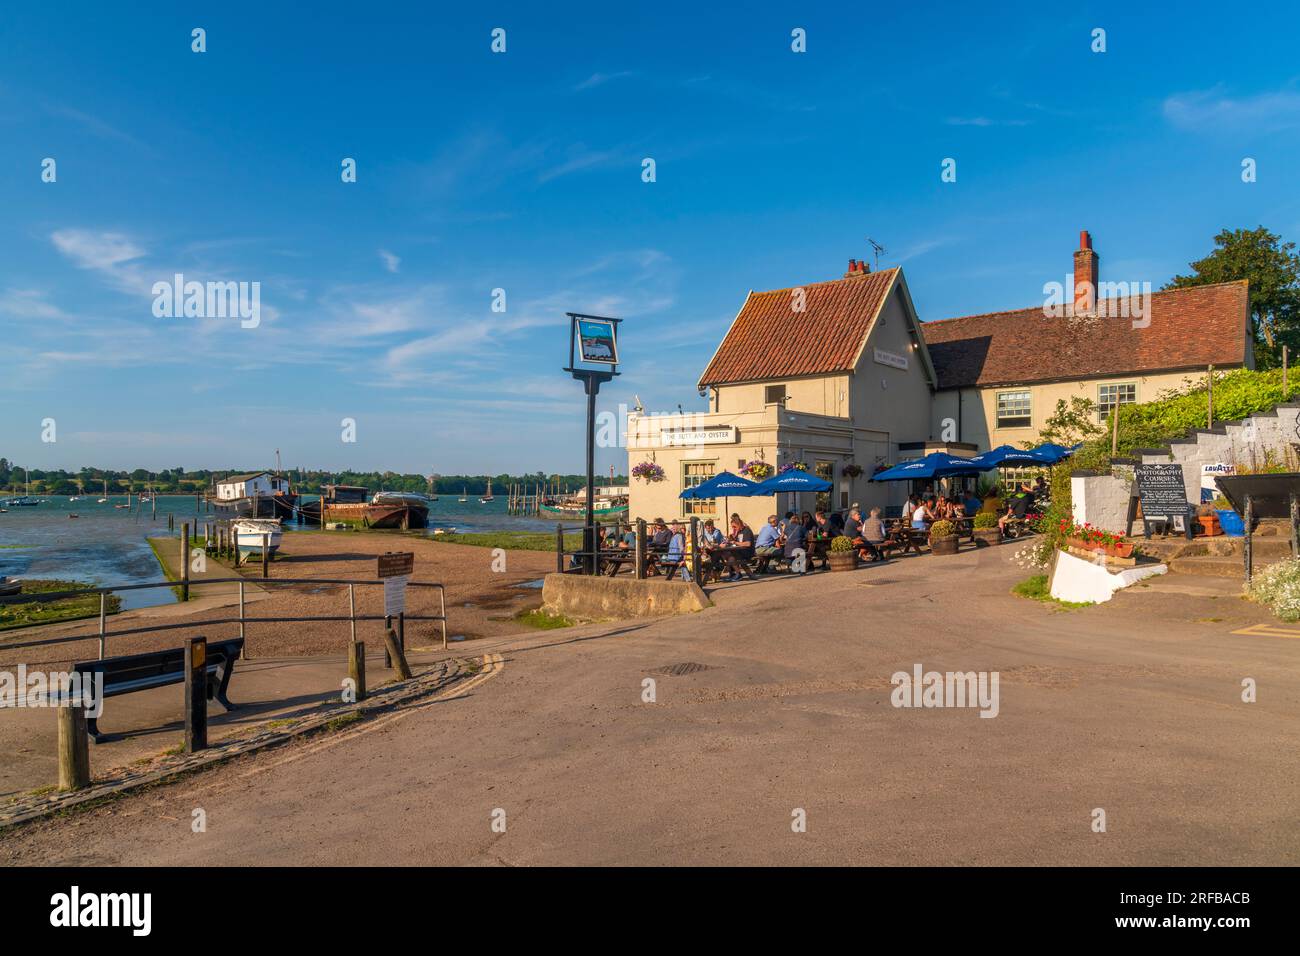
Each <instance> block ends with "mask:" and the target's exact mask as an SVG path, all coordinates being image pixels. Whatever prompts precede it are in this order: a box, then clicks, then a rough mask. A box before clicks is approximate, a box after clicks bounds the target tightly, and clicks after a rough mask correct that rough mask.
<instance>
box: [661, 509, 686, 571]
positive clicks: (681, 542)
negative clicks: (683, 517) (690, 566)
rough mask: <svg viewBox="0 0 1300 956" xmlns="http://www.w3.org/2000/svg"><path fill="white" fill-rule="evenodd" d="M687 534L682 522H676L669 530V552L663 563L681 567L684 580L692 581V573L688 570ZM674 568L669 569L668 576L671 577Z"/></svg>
mask: <svg viewBox="0 0 1300 956" xmlns="http://www.w3.org/2000/svg"><path fill="white" fill-rule="evenodd" d="M687 543H688V542H687V540H686V533H685V529H684V528H683V527H682V523H681V522H680V521H674V522H673V523H672V526H671V527H670V529H669V534H668V551H667V553H666V554H664V557H663V563H664V564H669V565H673V566H674V567H680V568H681V569H682V576H683V579H684V580H688V581H689V580H690V577H689V575H690V572H689V571H687V570H686V564H685V562H686V546H687ZM672 573H673V568H669V570H668V574H669V576H670V577H671V576H672Z"/></svg>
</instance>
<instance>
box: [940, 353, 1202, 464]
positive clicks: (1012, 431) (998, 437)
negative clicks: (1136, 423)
mask: <svg viewBox="0 0 1300 956" xmlns="http://www.w3.org/2000/svg"><path fill="white" fill-rule="evenodd" d="M1200 377H1201V376H1197V375H1193V374H1190V373H1187V372H1172V373H1164V374H1160V375H1122V376H1118V377H1107V378H1089V379H1081V380H1078V381H1074V382H1049V383H1045V384H1037V385H1023V386H1021V385H1002V386H997V387H993V388H980V389H974V388H964V389H947V390H945V391H943V392H940V393H939V394H938V395H936V396H935V401H934V412H933V419H932V427H933V428H934V430H935V434H936V435H938V434H940V432H941V430H942V427H943V420H944V419H945V418H954V419H955V418H957V402H958V400H960V401H961V402H962V418H961V422H962V427H961V436H960V438H961V440H962V441H969V442H974V443H975V444H977V445H979V446H980V448H981V449H982V450H987V449H989V448H996V447H998V446H999V445H1023V444H1024V443H1025V442H1027V441H1035V440H1037V438H1038V433H1039V432H1040V431H1042V429H1043V427H1044V425H1045V424H1046V422H1047V419H1048V418H1050V417H1051V416H1052V414H1053V413H1054V412H1055V411H1056V403H1057V402H1058V401H1060V400H1062V399H1064V400H1065V401H1067V402H1068V401H1069V400H1070V399H1071V398H1072V397H1074V396H1076V395H1077V396H1081V397H1084V398H1088V399H1090V400H1091V401H1092V402H1093V403H1094V404H1096V402H1097V399H1098V394H1099V393H1098V388H1099V386H1101V385H1122V384H1133V385H1136V386H1137V395H1136V401H1138V402H1149V401H1152V400H1154V399H1156V398H1159V397H1160V394H1161V393H1162V392H1165V391H1168V390H1169V389H1175V388H1182V387H1184V386H1186V385H1188V384H1191V383H1192V382H1193V381H1195V380H1196V379H1198V378H1200ZM1025 389H1028V391H1029V393H1030V395H1029V401H1030V418H1031V423H1030V425H1029V426H1028V427H1026V428H998V427H997V425H996V416H997V397H998V393H999V392H1015V391H1023V390H1025ZM1122 414H1123V413H1122V412H1121V415H1122Z"/></svg>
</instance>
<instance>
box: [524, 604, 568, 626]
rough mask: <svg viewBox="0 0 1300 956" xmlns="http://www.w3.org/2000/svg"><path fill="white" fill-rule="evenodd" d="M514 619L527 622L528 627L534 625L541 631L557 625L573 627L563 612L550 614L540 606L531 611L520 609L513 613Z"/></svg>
mask: <svg viewBox="0 0 1300 956" xmlns="http://www.w3.org/2000/svg"><path fill="white" fill-rule="evenodd" d="M515 620H517V621H518V622H519V623H520V624H527V625H528V626H529V627H535V628H537V629H539V630H543V631H550V630H554V629H555V628H557V627H573V625H574V622H573V621H571V620H569V618H567V617H565V616H564V615H563V614H551V613H549V612H548V611H546V610H545V609H544V608H540V607H538V608H533V609H532V610H531V611H520V612H519V613H518V614H516V615H515Z"/></svg>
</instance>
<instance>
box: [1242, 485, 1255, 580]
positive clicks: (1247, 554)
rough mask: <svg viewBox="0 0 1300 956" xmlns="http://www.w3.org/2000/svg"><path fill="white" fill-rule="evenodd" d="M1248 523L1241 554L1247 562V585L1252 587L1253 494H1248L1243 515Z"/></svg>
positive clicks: (1243, 518)
mask: <svg viewBox="0 0 1300 956" xmlns="http://www.w3.org/2000/svg"><path fill="white" fill-rule="evenodd" d="M1242 520H1243V521H1245V523H1246V528H1245V531H1246V540H1245V541H1243V542H1242V547H1241V554H1242V559H1243V560H1244V561H1245V562H1246V587H1250V577H1251V573H1252V572H1253V571H1254V567H1253V564H1254V561H1253V558H1254V555H1252V554H1251V550H1252V548H1251V545H1252V541H1251V538H1252V534H1251V527H1250V526H1251V525H1252V524H1254V522H1255V499H1254V497H1253V496H1251V495H1246V513H1245V514H1244V515H1243V516H1242Z"/></svg>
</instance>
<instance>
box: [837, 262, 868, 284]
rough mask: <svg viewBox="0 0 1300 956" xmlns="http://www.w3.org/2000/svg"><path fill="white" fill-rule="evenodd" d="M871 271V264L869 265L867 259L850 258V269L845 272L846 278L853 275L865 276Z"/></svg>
mask: <svg viewBox="0 0 1300 956" xmlns="http://www.w3.org/2000/svg"><path fill="white" fill-rule="evenodd" d="M870 271H871V266H869V265H867V260H866V259H863V260H862V261H858V260H857V259H850V260H849V271H848V272H846V273H844V278H846V279H848V278H851V277H853V276H864V275H866V274H867V273H869V272H870Z"/></svg>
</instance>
